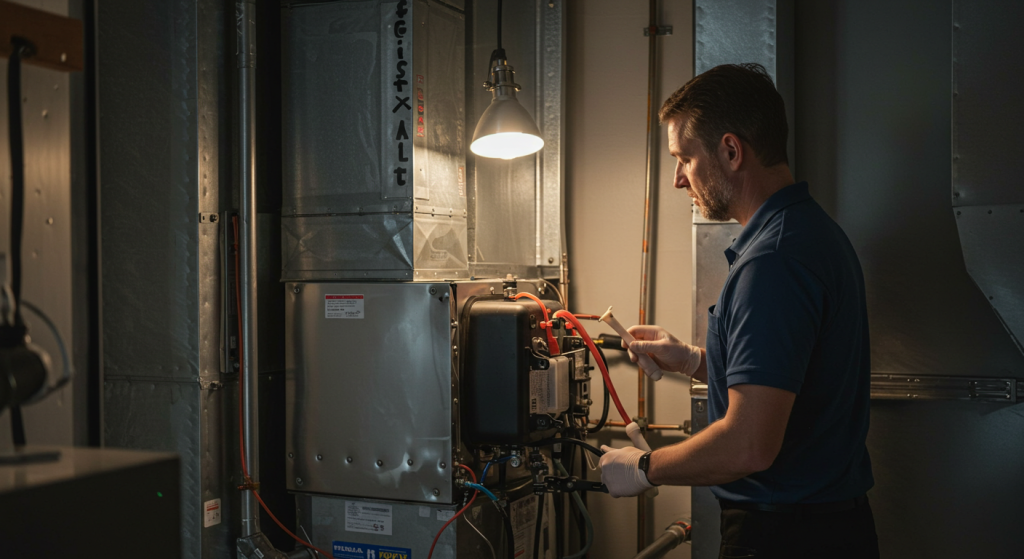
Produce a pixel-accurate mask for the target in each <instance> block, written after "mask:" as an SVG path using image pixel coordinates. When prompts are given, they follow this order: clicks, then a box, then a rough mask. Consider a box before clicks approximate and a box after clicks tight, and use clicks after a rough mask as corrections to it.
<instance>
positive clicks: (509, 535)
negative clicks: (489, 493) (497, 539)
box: [491, 501, 516, 559]
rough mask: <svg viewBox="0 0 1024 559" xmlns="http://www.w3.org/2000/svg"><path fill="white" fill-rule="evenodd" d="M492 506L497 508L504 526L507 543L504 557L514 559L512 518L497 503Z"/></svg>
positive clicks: (514, 534) (514, 538) (514, 542)
mask: <svg viewBox="0 0 1024 559" xmlns="http://www.w3.org/2000/svg"><path fill="white" fill-rule="evenodd" d="M491 502H492V503H494V501H491ZM494 506H495V507H497V509H498V512H500V513H501V520H502V523H503V524H505V539H506V540H508V541H506V542H505V549H506V550H507V551H506V553H507V555H506V557H505V559H515V557H516V533H515V531H514V530H513V529H512V518H511V517H509V515H508V511H507V510H505V507H503V506H501V505H499V504H498V503H494Z"/></svg>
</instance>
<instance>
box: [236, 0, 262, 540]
mask: <svg viewBox="0 0 1024 559" xmlns="http://www.w3.org/2000/svg"><path fill="white" fill-rule="evenodd" d="M235 25H236V31H237V37H238V41H237V49H236V55H237V62H238V143H239V150H238V177H239V181H238V184H239V188H240V190H241V192H240V196H239V202H240V208H239V210H240V212H239V213H240V216H239V221H240V222H241V223H240V237H241V252H242V254H241V266H240V268H241V270H240V272H241V287H242V289H241V292H242V293H241V295H242V308H241V312H242V348H243V355H244V359H243V366H242V371H241V372H240V375H241V376H240V383H241V384H244V392H243V394H242V423H243V425H244V426H245V435H244V437H243V442H244V444H245V462H246V466H247V467H248V473H249V479H250V480H251V481H252V483H253V484H254V485H255V484H257V483H258V482H259V474H260V464H259V398H258V396H259V378H258V375H259V363H258V361H257V352H256V340H257V339H258V337H257V324H256V318H257V317H256V265H257V263H256V129H255V127H256V2H255V0H240V1H236V2H235ZM239 389H240V390H241V389H242V386H240V387H239ZM259 531H260V516H259V504H258V503H257V502H256V498H255V497H254V496H253V494H252V491H243V492H242V536H243V537H246V536H251V535H254V534H258V533H259Z"/></svg>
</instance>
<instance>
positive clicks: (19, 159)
mask: <svg viewBox="0 0 1024 559" xmlns="http://www.w3.org/2000/svg"><path fill="white" fill-rule="evenodd" d="M11 46H12V47H13V48H11V54H10V56H9V57H8V60H7V130H8V143H9V144H10V149H11V236H10V253H11V294H12V295H13V299H14V300H13V301H11V304H12V305H14V324H12V325H10V326H11V327H13V328H14V329H15V331H18V330H21V332H18V334H20V337H21V339H22V340H24V331H23V329H24V323H23V322H22V318H21V237H22V231H23V229H24V227H23V225H24V221H25V145H24V141H25V138H24V136H23V134H22V127H21V59H22V58H24V57H26V56H31V55H32V52H33V49H32V46H31V45H30V44H29V43H28V42H27V41H25V40H24V39H21V38H18V37H12V38H11ZM5 337H7V336H5ZM11 436H12V438H13V439H14V445H15V446H25V422H24V420H23V418H22V416H21V407H19V406H11Z"/></svg>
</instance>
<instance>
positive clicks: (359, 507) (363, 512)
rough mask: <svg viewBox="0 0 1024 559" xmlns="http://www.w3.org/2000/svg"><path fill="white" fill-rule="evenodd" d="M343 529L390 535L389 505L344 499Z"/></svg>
mask: <svg viewBox="0 0 1024 559" xmlns="http://www.w3.org/2000/svg"><path fill="white" fill-rule="evenodd" d="M345 530H346V531H349V532H365V533H367V534H383V535H385V536H390V535H391V505H382V504H380V503H363V502H360V501H345ZM335 557H338V555H335ZM392 559H397V558H392Z"/></svg>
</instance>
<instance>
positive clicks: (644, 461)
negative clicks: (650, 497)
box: [637, 450, 658, 487]
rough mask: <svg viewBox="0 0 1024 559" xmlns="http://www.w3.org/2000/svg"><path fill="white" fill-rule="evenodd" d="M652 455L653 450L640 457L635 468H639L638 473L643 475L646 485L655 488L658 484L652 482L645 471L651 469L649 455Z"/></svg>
mask: <svg viewBox="0 0 1024 559" xmlns="http://www.w3.org/2000/svg"><path fill="white" fill-rule="evenodd" d="M653 453H654V451H653V450H652V451H649V452H645V453H644V455H643V456H641V457H640V462H639V463H638V464H637V466H638V467H639V468H640V471H641V472H643V473H644V477H645V478H647V483H650V484H651V485H653V486H655V487H657V486H658V484H657V483H654V482H652V481H651V476H650V475H649V474H648V473H647V469H648V468H650V467H651V454H653Z"/></svg>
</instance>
